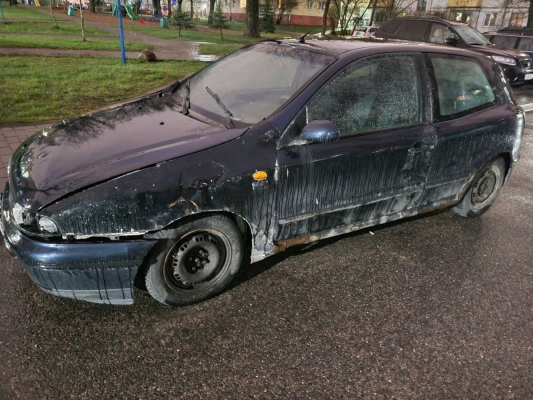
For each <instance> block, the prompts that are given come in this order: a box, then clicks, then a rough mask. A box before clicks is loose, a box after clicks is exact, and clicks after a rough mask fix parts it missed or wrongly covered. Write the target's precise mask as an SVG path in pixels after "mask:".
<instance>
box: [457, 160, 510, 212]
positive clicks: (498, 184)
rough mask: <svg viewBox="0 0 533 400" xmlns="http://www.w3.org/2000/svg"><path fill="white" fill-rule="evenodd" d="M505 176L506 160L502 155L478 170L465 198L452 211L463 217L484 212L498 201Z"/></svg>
mask: <svg viewBox="0 0 533 400" xmlns="http://www.w3.org/2000/svg"><path fill="white" fill-rule="evenodd" d="M504 177H505V161H504V160H503V159H502V158H501V157H498V158H495V159H494V160H492V161H491V162H489V163H488V164H487V165H485V166H484V167H483V168H482V169H481V171H479V172H478V174H477V175H476V176H475V178H474V180H473V181H472V183H471V185H470V187H469V188H468V190H467V191H466V194H465V196H464V197H463V200H462V201H461V202H460V203H459V204H457V205H456V206H455V207H452V211H453V212H454V213H455V214H457V215H460V216H461V217H477V216H478V215H481V214H483V213H484V212H485V211H487V210H488V209H489V208H490V206H491V205H492V204H493V203H494V202H495V201H496V198H497V197H498V194H499V193H500V190H501V188H502V186H503V180H504Z"/></svg>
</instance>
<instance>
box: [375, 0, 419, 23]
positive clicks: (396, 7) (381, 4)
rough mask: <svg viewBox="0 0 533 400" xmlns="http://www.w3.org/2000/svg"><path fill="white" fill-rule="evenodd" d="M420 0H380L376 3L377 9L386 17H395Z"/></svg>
mask: <svg viewBox="0 0 533 400" xmlns="http://www.w3.org/2000/svg"><path fill="white" fill-rule="evenodd" d="M417 1H418V0H378V1H377V2H376V3H375V8H376V11H379V13H380V14H381V16H382V17H383V18H384V19H389V18H394V17H397V16H399V15H400V14H402V13H403V12H405V11H407V10H408V9H409V8H410V7H411V6H412V5H413V4H415V3H416V2H417Z"/></svg>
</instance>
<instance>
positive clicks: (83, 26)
mask: <svg viewBox="0 0 533 400" xmlns="http://www.w3.org/2000/svg"><path fill="white" fill-rule="evenodd" d="M119 12H120V10H119ZM80 18H81V40H82V41H83V42H85V24H84V20H83V7H82V5H81V0H80Z"/></svg>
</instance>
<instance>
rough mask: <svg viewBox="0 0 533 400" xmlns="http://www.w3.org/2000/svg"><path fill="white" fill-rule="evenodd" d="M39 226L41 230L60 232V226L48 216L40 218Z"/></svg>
mask: <svg viewBox="0 0 533 400" xmlns="http://www.w3.org/2000/svg"><path fill="white" fill-rule="evenodd" d="M39 228H40V229H41V231H43V232H47V233H58V232H59V228H58V227H57V225H56V223H55V222H54V221H52V220H51V219H50V218H48V217H41V218H39Z"/></svg>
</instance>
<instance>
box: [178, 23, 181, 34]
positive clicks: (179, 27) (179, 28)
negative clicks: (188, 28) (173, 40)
mask: <svg viewBox="0 0 533 400" xmlns="http://www.w3.org/2000/svg"><path fill="white" fill-rule="evenodd" d="M178 36H181V25H178Z"/></svg>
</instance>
